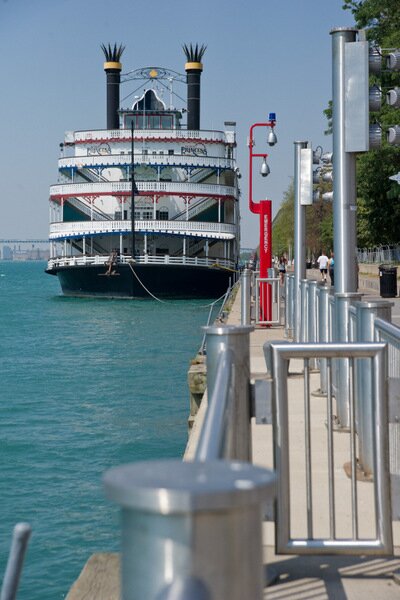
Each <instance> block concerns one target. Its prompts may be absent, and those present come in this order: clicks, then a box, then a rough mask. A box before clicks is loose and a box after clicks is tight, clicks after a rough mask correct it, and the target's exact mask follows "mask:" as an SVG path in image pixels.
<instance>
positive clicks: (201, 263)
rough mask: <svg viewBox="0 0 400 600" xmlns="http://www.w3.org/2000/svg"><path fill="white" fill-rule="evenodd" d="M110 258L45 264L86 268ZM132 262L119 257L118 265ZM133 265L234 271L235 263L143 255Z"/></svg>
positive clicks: (73, 258) (54, 260)
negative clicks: (187, 266) (186, 266)
mask: <svg viewBox="0 0 400 600" xmlns="http://www.w3.org/2000/svg"><path fill="white" fill-rule="evenodd" d="M109 260H110V256H109V255H108V254H107V255H96V256H59V257H54V258H51V259H50V260H49V261H48V263H47V268H48V269H55V268H57V267H70V266H87V265H107V264H108V263H109ZM131 261H132V257H131V256H120V257H119V258H118V264H129V263H130V262H131ZM135 264H149V265H150V264H152V265H190V266H193V267H214V268H216V267H219V268H222V269H230V270H235V262H234V261H233V260H229V259H226V258H200V257H198V256H194V257H189V256H169V255H168V254H167V255H164V256H151V255H149V254H143V255H140V256H135Z"/></svg>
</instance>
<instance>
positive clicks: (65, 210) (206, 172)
mask: <svg viewBox="0 0 400 600" xmlns="http://www.w3.org/2000/svg"><path fill="white" fill-rule="evenodd" d="M102 49H103V52H104V55H105V59H106V62H105V63H104V70H105V73H106V81H107V129H103V130H92V129H91V130H87V131H74V132H66V134H65V139H64V142H63V143H62V144H60V157H59V160H58V182H57V183H56V184H55V185H52V186H51V187H50V235H49V238H50V259H49V261H48V265H47V269H46V272H47V273H49V274H51V275H56V276H58V279H59V281H60V284H61V288H62V291H63V293H64V294H65V295H67V296H99V297H110V298H116V297H120V298H136V297H156V298H217V297H219V296H221V295H222V294H224V292H225V291H226V290H227V288H228V287H229V285H230V284H232V283H233V282H234V281H235V278H236V273H237V265H238V256H239V222H240V214H239V182H238V179H239V177H240V173H239V171H238V168H237V167H236V156H235V148H236V139H235V138H236V136H235V123H234V122H232V121H230V122H225V123H224V130H221V131H214V130H213V131H211V130H203V129H201V128H200V78H201V73H202V70H203V64H202V62H201V61H202V57H203V54H204V51H205V47H204V46H199V45H197V44H196V45H192V44H190V45H184V46H183V49H184V52H185V55H186V60H187V62H186V64H185V71H186V73H185V74H179V73H177V72H175V71H171V70H168V69H165V68H159V67H146V68H142V69H138V70H134V71H130V72H128V73H126V74H124V73H122V64H121V62H120V60H121V55H122V53H123V51H124V48H123V47H122V46H117V45H114V46H110V45H108V46H102ZM128 83H130V84H131V85H132V83H133V84H134V85H135V86H137V85H138V83H139V88H136V90H135V92H137V90H140V91H139V93H138V95H136V96H134V97H133V102H132V100H131V101H130V102H132V104H131V106H130V107H128V108H122V107H120V87H121V86H122V85H123V84H124V85H125V84H128ZM178 84H184V85H186V88H187V103H186V107H185V108H177V107H176V106H175V105H174V98H175V97H176V98H178V102H179V101H180V100H179V99H180V97H179V96H175V91H174V86H177V85H178ZM135 92H133V93H135ZM128 97H129V98H132V96H128ZM184 119H186V124H184V123H183V122H184Z"/></svg>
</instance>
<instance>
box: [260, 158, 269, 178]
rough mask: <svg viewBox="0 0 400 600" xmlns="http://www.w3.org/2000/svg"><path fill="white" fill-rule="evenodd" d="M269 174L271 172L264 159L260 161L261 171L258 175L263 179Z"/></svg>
mask: <svg viewBox="0 0 400 600" xmlns="http://www.w3.org/2000/svg"><path fill="white" fill-rule="evenodd" d="M270 172H271V171H270V168H269V166H268V164H267V159H266V158H265V157H264V160H263V161H262V165H261V169H260V174H261V175H262V176H263V177H267V175H269V174H270Z"/></svg>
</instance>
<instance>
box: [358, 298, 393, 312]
mask: <svg viewBox="0 0 400 600" xmlns="http://www.w3.org/2000/svg"><path fill="white" fill-rule="evenodd" d="M354 306H355V307H356V308H357V310H364V309H365V310H366V309H370V308H391V307H392V306H394V302H389V301H387V300H358V301H357V302H354Z"/></svg>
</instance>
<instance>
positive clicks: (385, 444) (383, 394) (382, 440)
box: [371, 348, 393, 552]
mask: <svg viewBox="0 0 400 600" xmlns="http://www.w3.org/2000/svg"><path fill="white" fill-rule="evenodd" d="M371 371H372V389H373V391H374V393H373V408H374V410H373V420H374V424H375V427H374V429H373V432H374V433H373V444H374V453H373V454H374V492H375V523H376V534H377V537H378V538H379V540H380V541H381V543H382V544H383V546H384V547H385V548H386V550H387V551H388V552H393V530H392V510H391V508H392V507H391V502H390V472H389V438H388V435H387V433H386V432H387V430H388V418H389V417H388V403H387V400H388V398H387V378H388V364H387V348H385V350H384V351H381V352H378V353H377V354H376V356H375V357H374V358H373V359H372V369H371Z"/></svg>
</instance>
